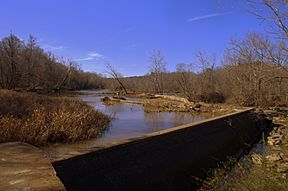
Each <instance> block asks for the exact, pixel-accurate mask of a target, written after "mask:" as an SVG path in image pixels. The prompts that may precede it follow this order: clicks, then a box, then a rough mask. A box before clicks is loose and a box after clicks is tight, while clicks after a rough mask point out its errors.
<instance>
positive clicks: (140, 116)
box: [44, 91, 206, 159]
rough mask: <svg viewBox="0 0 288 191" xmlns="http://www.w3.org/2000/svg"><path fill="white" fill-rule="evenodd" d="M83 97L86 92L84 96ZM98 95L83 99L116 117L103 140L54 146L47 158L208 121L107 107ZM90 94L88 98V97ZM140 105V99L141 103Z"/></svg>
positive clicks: (126, 106)
mask: <svg viewBox="0 0 288 191" xmlns="http://www.w3.org/2000/svg"><path fill="white" fill-rule="evenodd" d="M82 93H83V92H82ZM96 93H97V92H94V91H86V92H85V95H81V96H79V99H81V100H83V101H85V102H87V103H88V104H90V105H91V106H93V107H94V108H95V109H98V110H100V111H101V112H103V113H105V114H107V115H110V116H111V117H113V120H112V123H111V126H110V127H109V128H108V129H107V130H106V131H105V132H103V134H102V136H101V137H99V138H97V139H94V140H89V141H85V142H82V143H77V144H66V145H58V146H57V145H54V146H51V147H49V148H44V150H45V151H46V153H47V155H49V156H50V157H51V158H52V159H56V158H59V157H60V158H62V157H64V158H65V157H66V155H68V156H69V155H75V154H78V153H83V152H88V151H89V150H93V149H97V148H99V147H101V145H104V144H107V143H113V142H115V141H119V140H124V139H128V138H132V137H137V136H140V135H144V134H147V133H152V132H156V131H160V130H163V129H168V128H171V127H175V126H179V125H183V124H187V123H192V122H198V121H201V120H203V119H205V118H206V117H204V116H199V115H190V114H186V113H173V112H170V113H169V112H161V113H158V112H149V113H147V112H144V109H143V107H142V106H141V105H135V104H115V105H104V104H103V103H102V102H101V101H100V99H101V98H102V97H103V96H98V95H96ZM86 94H87V95H86ZM137 101H139V99H137Z"/></svg>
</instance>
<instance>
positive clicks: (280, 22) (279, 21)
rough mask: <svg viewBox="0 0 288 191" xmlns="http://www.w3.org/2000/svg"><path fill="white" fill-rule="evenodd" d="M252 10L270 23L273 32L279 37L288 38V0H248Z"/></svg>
mask: <svg viewBox="0 0 288 191" xmlns="http://www.w3.org/2000/svg"><path fill="white" fill-rule="evenodd" d="M247 1H248V2H250V4H251V6H252V10H251V11H250V12H251V13H252V14H254V15H256V16H257V17H258V18H259V19H260V20H262V21H266V22H268V23H270V26H271V27H272V29H273V31H272V32H273V33H275V34H277V35H278V37H279V38H284V39H286V40H287V39H288V0H247Z"/></svg>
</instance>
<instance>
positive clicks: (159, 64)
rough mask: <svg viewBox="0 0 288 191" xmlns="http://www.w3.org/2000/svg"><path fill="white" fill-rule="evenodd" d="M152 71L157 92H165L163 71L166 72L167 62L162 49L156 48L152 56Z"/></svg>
mask: <svg viewBox="0 0 288 191" xmlns="http://www.w3.org/2000/svg"><path fill="white" fill-rule="evenodd" d="M150 60H151V65H150V73H151V76H152V79H153V84H154V90H155V92H156V93H159V92H162V93H163V73H164V72H166V62H165V58H164V56H163V55H162V53H161V51H160V50H155V51H153V53H152V54H151V56H150Z"/></svg>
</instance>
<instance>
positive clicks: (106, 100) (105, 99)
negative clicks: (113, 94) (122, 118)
mask: <svg viewBox="0 0 288 191" xmlns="http://www.w3.org/2000/svg"><path fill="white" fill-rule="evenodd" d="M101 100H102V101H103V102H108V101H111V99H110V98H109V97H104V98H102V99H101Z"/></svg>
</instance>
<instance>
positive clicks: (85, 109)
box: [0, 90, 110, 145]
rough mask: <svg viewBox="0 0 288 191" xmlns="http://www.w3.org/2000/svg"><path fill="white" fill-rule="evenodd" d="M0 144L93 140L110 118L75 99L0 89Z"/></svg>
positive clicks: (106, 125) (43, 143) (39, 143)
mask: <svg viewBox="0 0 288 191" xmlns="http://www.w3.org/2000/svg"><path fill="white" fill-rule="evenodd" d="M0 108H1V110H0V116H1V118H0V126H1V129H0V142H2V143H3V142H10V141H21V142H26V143H30V144H33V145H47V144H49V143H66V142H75V141H80V140H86V139H90V138H94V137H97V136H98V135H100V134H101V133H102V132H103V131H104V130H105V128H107V127H108V125H109V122H110V118H109V117H108V116H106V115H104V114H102V113H100V112H98V111H95V110H94V109H93V108H91V107H90V106H88V105H86V104H85V103H83V102H81V101H77V100H71V99H68V98H63V97H62V98H61V97H57V98H54V97H48V96H43V95H42V96H40V95H37V94H33V93H17V92H14V91H8V90H0Z"/></svg>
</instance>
